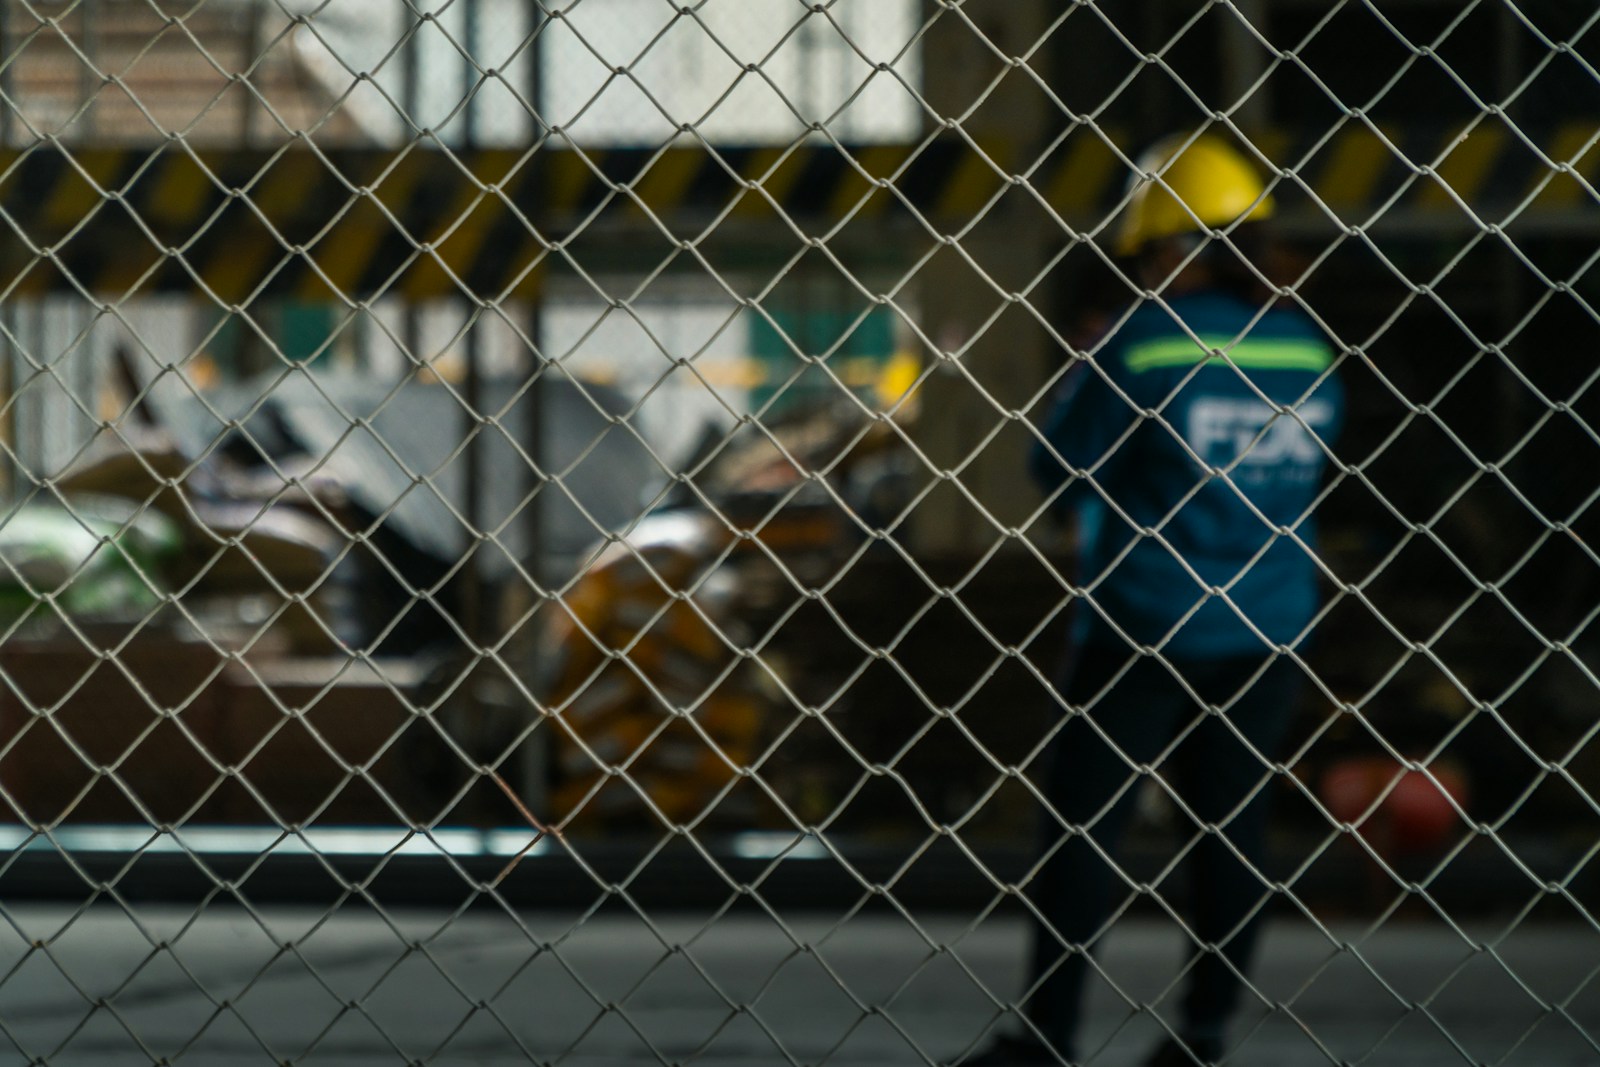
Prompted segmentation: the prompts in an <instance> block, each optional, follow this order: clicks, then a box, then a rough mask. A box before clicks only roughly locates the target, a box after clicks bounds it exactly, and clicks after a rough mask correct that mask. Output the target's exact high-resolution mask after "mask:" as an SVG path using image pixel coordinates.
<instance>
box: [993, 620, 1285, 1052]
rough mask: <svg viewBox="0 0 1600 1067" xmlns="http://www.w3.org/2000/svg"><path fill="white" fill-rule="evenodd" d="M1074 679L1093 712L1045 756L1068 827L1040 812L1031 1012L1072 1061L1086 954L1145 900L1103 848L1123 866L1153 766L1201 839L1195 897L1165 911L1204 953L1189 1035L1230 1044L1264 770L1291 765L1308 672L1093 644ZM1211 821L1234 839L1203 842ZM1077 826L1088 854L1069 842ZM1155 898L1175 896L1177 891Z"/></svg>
mask: <svg viewBox="0 0 1600 1067" xmlns="http://www.w3.org/2000/svg"><path fill="white" fill-rule="evenodd" d="M1124 669H1125V670H1124ZM1119 672H1122V673H1120V674H1119ZM1066 673H1067V676H1066V678H1065V688H1064V689H1060V688H1058V691H1059V692H1064V694H1065V696H1066V699H1067V702H1068V703H1069V704H1070V705H1072V706H1073V707H1075V708H1083V709H1085V713H1084V714H1081V715H1079V714H1072V715H1070V716H1069V717H1068V719H1067V721H1066V722H1065V723H1064V724H1063V727H1062V729H1061V732H1060V733H1059V734H1058V735H1057V737H1056V740H1055V743H1054V745H1053V748H1052V751H1051V753H1050V755H1049V757H1048V769H1047V775H1048V777H1047V779H1046V782H1045V790H1046V794H1047V796H1048V797H1049V800H1050V803H1051V804H1052V806H1053V807H1054V808H1055V814H1056V815H1059V816H1060V819H1057V818H1056V817H1055V815H1052V814H1051V813H1049V812H1046V813H1045V814H1044V816H1043V821H1042V828H1041V829H1042V832H1041V834H1040V839H1041V855H1048V857H1049V858H1048V859H1047V860H1046V861H1045V862H1044V864H1043V866H1042V867H1041V868H1040V870H1039V873H1038V875H1037V876H1036V877H1035V878H1034V879H1033V880H1032V882H1031V884H1030V885H1029V886H1028V888H1027V890H1026V892H1027V894H1028V896H1029V899H1030V900H1032V901H1033V903H1034V905H1035V907H1037V908H1038V910H1039V912H1040V913H1041V914H1042V915H1043V918H1044V922H1043V923H1038V924H1035V931H1034V945H1033V960H1032V970H1031V981H1030V983H1029V988H1030V989H1032V994H1031V995H1030V996H1029V997H1028V999H1027V1002H1026V1005H1025V1008H1024V1010H1025V1012H1026V1014H1027V1016H1028V1018H1029V1020H1030V1021H1031V1022H1032V1023H1033V1024H1034V1025H1035V1026H1037V1027H1038V1028H1039V1031H1040V1032H1041V1033H1042V1034H1043V1035H1044V1036H1045V1038H1046V1039H1047V1040H1049V1042H1050V1043H1051V1044H1052V1045H1054V1046H1055V1048H1056V1051H1057V1052H1058V1053H1059V1054H1061V1055H1062V1056H1064V1057H1067V1058H1069V1059H1070V1058H1071V1057H1073V1056H1075V1055H1076V1054H1077V1051H1078V1050H1077V1049H1076V1038H1077V1036H1078V1035H1077V1030H1078V1022H1079V1018H1080V1013H1081V1010H1082V1000H1083V996H1084V987H1085V979H1086V976H1087V974H1088V972H1089V966H1090V964H1089V960H1088V959H1087V957H1086V956H1085V954H1084V949H1085V948H1086V947H1087V948H1088V949H1089V950H1090V951H1093V950H1094V949H1095V948H1096V947H1097V946H1098V943H1099V942H1100V941H1101V940H1103V938H1104V929H1103V928H1104V926H1105V924H1106V923H1107V921H1108V919H1109V918H1110V916H1111V915H1112V914H1113V912H1114V910H1115V909H1116V908H1117V907H1120V905H1121V903H1122V902H1123V901H1125V900H1126V899H1127V898H1128V897H1130V896H1131V895H1132V894H1133V893H1134V892H1135V890H1134V888H1133V887H1132V886H1131V885H1130V884H1129V883H1128V881H1127V880H1126V879H1125V878H1124V877H1123V875H1121V874H1120V873H1118V872H1117V870H1116V869H1114V868H1113V867H1112V866H1110V865H1109V864H1108V862H1107V859H1106V858H1105V856H1102V855H1101V851H1103V852H1104V853H1105V854H1106V855H1107V856H1110V857H1111V859H1112V861H1115V859H1116V850H1117V846H1118V844H1119V843H1120V841H1121V838H1122V836H1123V831H1124V830H1125V829H1126V827H1127V823H1128V817H1129V815H1130V814H1131V813H1132V810H1133V808H1134V805H1135V801H1136V797H1137V794H1138V792H1139V789H1140V787H1141V786H1142V784H1143V783H1144V782H1145V781H1146V780H1147V778H1146V777H1145V776H1144V775H1141V774H1140V773H1139V771H1138V770H1137V768H1138V766H1139V765H1148V766H1149V767H1150V771H1151V773H1152V774H1155V775H1159V776H1160V778H1161V779H1162V780H1163V781H1164V782H1165V783H1166V784H1167V785H1168V786H1169V787H1170V789H1171V791H1172V793H1174V794H1176V796H1177V798H1178V799H1179V800H1180V801H1181V803H1182V804H1183V805H1187V807H1188V809H1189V812H1188V813H1184V812H1182V810H1181V809H1180V814H1179V816H1178V825H1179V831H1180V832H1179V838H1180V842H1181V843H1187V842H1188V841H1190V840H1191V839H1193V838H1194V837H1195V836H1196V835H1200V840H1199V841H1198V843H1197V844H1196V845H1195V847H1194V850H1193V851H1192V852H1190V853H1189V854H1188V855H1187V857H1186V858H1185V860H1184V861H1183V864H1182V865H1181V868H1180V869H1186V870H1187V873H1188V876H1189V885H1190V899H1189V900H1188V901H1186V902H1185V901H1169V903H1171V904H1173V905H1175V910H1176V911H1177V912H1178V913H1179V914H1180V915H1183V916H1184V917H1185V921H1186V922H1188V923H1189V928H1190V930H1191V931H1192V932H1193V934H1194V938H1195V940H1196V942H1197V943H1196V944H1194V945H1192V946H1191V952H1192V953H1193V954H1198V956H1199V958H1198V959H1195V958H1193V955H1191V963H1192V966H1191V968H1190V970H1189V972H1188V975H1187V983H1188V985H1187V989H1186V991H1185V996H1184V999H1183V1002H1182V1008H1181V1014H1180V1019H1179V1032H1180V1034H1182V1035H1183V1036H1185V1037H1189V1038H1197V1039H1210V1040H1219V1041H1220V1039H1221V1038H1222V1037H1223V1033H1224V1030H1225V1028H1226V1025H1227V1021H1228V1017H1229V1016H1230V1015H1231V1014H1232V1012H1233V1010H1234V1009H1235V1007H1237V1005H1238V1003H1239V997H1240V993H1241V992H1242V989H1243V986H1242V985H1241V983H1240V980H1239V978H1238V977H1237V976H1236V975H1235V973H1234V972H1235V970H1237V971H1238V972H1239V973H1240V974H1246V973H1248V967H1249V964H1250V958H1251V953H1252V950H1253V949H1254V947H1255V942H1256V934H1257V931H1258V929H1259V923H1258V922H1256V921H1254V920H1253V919H1252V918H1251V917H1252V915H1258V914H1259V909H1260V908H1261V906H1262V904H1263V901H1264V899H1265V897H1266V896H1267V895H1268V889H1267V887H1266V884H1265V881H1264V875H1262V874H1260V873H1259V872H1260V869H1261V861H1262V858H1263V855H1264V853H1265V836H1266V821H1267V807H1268V803H1267V799H1268V795H1269V793H1270V791H1271V789H1272V788H1273V786H1274V783H1273V781H1272V780H1271V776H1272V771H1271V768H1270V764H1271V763H1275V762H1277V761H1278V760H1279V759H1280V758H1281V753H1280V751H1279V749H1280V747H1281V745H1282V743H1283V740H1284V738H1285V735H1286V732H1287V727H1288V725H1289V719H1290V716H1291V713H1292V711H1293V708H1294V705H1295V700H1296V697H1297V696H1298V694H1299V691H1300V687H1301V684H1302V675H1301V671H1300V668H1299V667H1298V666H1297V665H1296V664H1295V663H1294V662H1293V661H1291V660H1288V659H1283V658H1278V659H1276V660H1273V661H1270V662H1269V660H1268V658H1267V657H1266V656H1261V657H1252V658H1249V659H1217V660H1173V659H1168V660H1167V661H1166V662H1163V661H1161V660H1159V659H1157V658H1156V657H1154V656H1139V655H1137V654H1135V653H1132V652H1129V651H1127V650H1120V649H1112V648H1108V647H1095V646H1092V645H1091V646H1088V647H1085V648H1082V649H1080V650H1079V652H1078V654H1077V655H1076V656H1075V657H1074V662H1073V663H1072V664H1071V665H1069V667H1068V670H1067V672H1066ZM1179 678H1182V679H1183V681H1182V682H1180V681H1179ZM1185 683H1187V686H1188V688H1185ZM1189 689H1193V690H1194V692H1193V693H1192V694H1191V693H1190V692H1189ZM1196 697H1198V698H1199V700H1198V701H1197V699H1196ZM1201 702H1204V704H1202V703H1201ZM1205 704H1210V705H1215V706H1217V707H1220V708H1221V709H1222V710H1221V713H1220V714H1213V713H1210V712H1208V711H1207V709H1206V707H1205V706H1204V705H1205ZM1246 741H1248V742H1249V743H1248V744H1247V743H1246ZM1113 746H1115V747H1113ZM1252 747H1253V748H1254V749H1255V750H1256V751H1254V752H1252V751H1251V749H1252ZM1119 749H1120V750H1121V751H1120V752H1119V751H1118V750H1119ZM1257 753H1259V755H1258V754H1257ZM1264 761H1265V762H1264ZM1063 823H1065V825H1063ZM1207 824H1210V825H1214V826H1216V827H1218V829H1219V831H1220V834H1221V835H1223V836H1224V837H1225V838H1226V841H1224V840H1223V839H1222V837H1219V836H1218V834H1217V833H1202V830H1201V827H1202V826H1205V825H1207ZM1079 827H1081V828H1082V829H1083V830H1084V831H1086V832H1087V834H1088V835H1089V838H1091V839H1092V840H1093V842H1094V844H1090V842H1089V841H1087V840H1085V838H1084V836H1083V834H1082V833H1079V832H1074V831H1075V830H1076V829H1077V828H1079ZM1181 843H1180V845H1179V847H1182V844H1181ZM1230 843H1231V845H1232V848H1231V849H1230V847H1229V844H1230ZM1096 845H1097V846H1098V848H1099V850H1101V851H1097V850H1096V847H1095V846H1096ZM1233 849H1237V850H1238V853H1239V855H1235V853H1234V851H1233ZM1240 856H1242V857H1243V860H1242V861H1241V859H1240ZM1156 891H1157V892H1161V893H1163V896H1166V895H1167V894H1170V893H1171V891H1172V886H1171V885H1170V884H1163V885H1161V886H1157V887H1156ZM1185 904H1186V905H1187V906H1185ZM1046 924H1048V925H1046ZM1219 953H1220V954H1219ZM1224 957H1225V958H1224Z"/></svg>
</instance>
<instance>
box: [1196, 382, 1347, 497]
mask: <svg viewBox="0 0 1600 1067" xmlns="http://www.w3.org/2000/svg"><path fill="white" fill-rule="evenodd" d="M1296 413H1298V417H1296ZM1332 421H1333V405H1332V404H1330V403H1328V402H1327V401H1325V400H1308V401H1306V402H1305V403H1304V404H1301V405H1300V406H1299V407H1297V408H1294V409H1293V410H1292V411H1290V412H1285V413H1284V414H1282V415H1279V414H1277V413H1276V412H1274V411H1273V410H1272V408H1271V406H1269V405H1268V404H1267V403H1265V402H1264V401H1261V400H1258V399H1256V398H1254V397H1203V398H1201V399H1198V400H1196V401H1195V402H1194V403H1193V404H1191V405H1189V419H1188V426H1187V427H1186V429H1185V433H1184V439H1185V440H1186V441H1188V443H1189V447H1190V448H1192V449H1194V451H1195V454H1196V455H1198V456H1199V457H1200V459H1201V461H1202V462H1203V463H1205V464H1206V466H1208V467H1221V468H1227V467H1233V473H1234V476H1235V477H1237V478H1240V479H1242V480H1246V481H1253V482H1261V481H1266V480H1268V479H1270V478H1272V477H1273V476H1274V475H1276V476H1278V477H1282V478H1286V479H1290V480H1295V481H1299V480H1302V479H1305V478H1310V477H1315V476H1316V474H1317V472H1318V471H1319V470H1320V469H1321V467H1322V458H1323V453H1322V447H1321V446H1320V445H1319V444H1317V442H1316V439H1315V438H1313V437H1312V435H1311V434H1310V433H1309V432H1308V431H1307V429H1306V427H1307V426H1310V427H1311V429H1313V430H1318V431H1321V430H1322V429H1324V428H1326V427H1327V426H1328V425H1329V424H1330V423H1331V422H1332Z"/></svg>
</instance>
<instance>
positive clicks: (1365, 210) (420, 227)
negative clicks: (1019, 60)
mask: <svg viewBox="0 0 1600 1067" xmlns="http://www.w3.org/2000/svg"><path fill="white" fill-rule="evenodd" d="M1527 136H1528V135H1526V134H1520V133H1518V132H1515V131H1512V130H1511V129H1510V128H1509V127H1507V126H1504V125H1503V124H1500V123H1499V122H1498V120H1486V121H1485V122H1483V123H1480V124H1479V125H1478V126H1476V127H1475V128H1473V129H1472V130H1471V131H1470V132H1469V133H1468V134H1467V135H1465V136H1463V135H1461V134H1460V133H1458V132H1457V133H1443V132H1438V131H1433V132H1429V131H1416V130H1412V131H1405V132H1395V131H1383V132H1374V131H1372V130H1370V129H1368V128H1367V127H1364V126H1360V125H1357V124H1351V125H1350V126H1348V127H1347V128H1345V129H1344V130H1342V131H1340V132H1338V133H1337V134H1335V135H1334V136H1332V137H1328V138H1325V139H1324V138H1322V137H1321V136H1320V135H1314V136H1291V135H1288V134H1285V133H1264V134H1262V135H1260V136H1258V137H1256V138H1254V139H1253V141H1254V144H1255V146H1256V148H1257V150H1258V151H1259V153H1260V154H1261V156H1262V157H1263V158H1264V159H1265V160H1266V161H1268V162H1269V163H1270V164H1271V165H1273V166H1275V167H1278V168H1284V169H1286V170H1292V171H1293V178H1292V179H1291V180H1289V181H1286V182H1285V183H1283V184H1281V185H1280V190H1281V191H1282V192H1283V193H1284V194H1285V195H1284V201H1285V204H1286V206H1288V207H1289V208H1290V209H1291V210H1292V209H1293V204H1294V201H1295V199H1296V198H1297V193H1298V190H1299V189H1300V188H1301V183H1304V186H1305V187H1308V188H1309V190H1310V191H1311V192H1312V193H1313V194H1314V195H1315V196H1316V197H1317V198H1318V199H1320V200H1321V201H1322V204H1323V205H1325V207H1326V208H1328V209H1332V210H1333V211H1334V212H1336V213H1338V214H1339V215H1340V216H1341V217H1343V218H1345V219H1346V220H1347V221H1364V219H1365V217H1366V215H1368V214H1370V213H1371V212H1373V211H1374V210H1376V209H1377V208H1378V207H1379V206H1380V205H1384V206H1385V209H1386V210H1387V211H1389V212H1391V213H1393V212H1411V213H1415V214H1416V215H1417V217H1419V218H1420V219H1421V220H1422V221H1423V223H1424V225H1423V226H1422V227H1421V232H1427V231H1428V229H1429V227H1430V225H1431V226H1432V227H1433V228H1436V229H1438V230H1440V231H1445V230H1450V229H1455V228H1459V227H1460V226H1462V225H1464V224H1475V223H1474V221H1473V219H1472V218H1471V216H1469V215H1468V214H1467V212H1465V211H1463V210H1462V205H1463V204H1465V205H1468V206H1469V207H1470V208H1472V210H1473V212H1474V213H1475V214H1477V215H1478V216H1479V218H1482V219H1484V220H1485V221H1496V219H1495V212H1496V211H1497V210H1500V211H1503V210H1504V209H1507V208H1509V207H1511V206H1512V205H1516V204H1520V203H1521V202H1522V201H1523V200H1525V199H1526V198H1527V197H1529V195H1530V194H1532V193H1534V192H1535V191H1537V196H1535V197H1534V199H1533V200H1532V202H1531V203H1530V205H1529V208H1528V211H1527V212H1526V213H1524V217H1537V216H1538V215H1539V213H1541V212H1545V213H1549V212H1564V213H1567V214H1569V215H1570V214H1571V213H1572V212H1574V211H1584V210H1600V207H1597V204H1596V202H1595V199H1594V197H1593V195H1592V194H1591V193H1590V192H1589V188H1588V186H1587V184H1586V183H1587V181H1588V179H1589V177H1590V176H1591V175H1593V174H1594V173H1595V171H1596V170H1597V169H1600V147H1597V142H1600V126H1596V125H1595V124H1574V125H1569V126H1565V127H1560V128H1556V129H1552V130H1549V131H1545V132H1544V133H1542V134H1541V135H1539V136H1533V137H1529V140H1531V141H1532V142H1533V144H1534V145H1535V146H1536V147H1537V149H1538V151H1535V150H1534V148H1532V147H1530V146H1529V144H1528V143H1527V141H1525V140H1524V137H1527ZM1128 151H1131V150H1128ZM1540 152H1542V153H1543V154H1544V156H1546V157H1548V160H1549V161H1548V162H1547V161H1546V159H1544V158H1541V156H1540V154H1539V153H1540ZM1128 174H1129V169H1128V164H1127V163H1126V162H1125V154H1123V153H1119V152H1118V151H1117V150H1115V149H1113V148H1112V147H1111V146H1110V144H1108V142H1107V140H1106V138H1105V136H1104V135H1103V134H1102V133H1101V132H1099V131H1096V130H1092V129H1088V128H1083V129H1079V130H1076V131H1074V132H1072V133H1071V134H1070V136H1068V137H1066V138H1064V139H1063V140H1062V141H1061V143H1060V144H1059V145H1057V146H1056V147H1055V148H1054V149H1052V150H1051V151H1049V152H1048V153H1045V154H1043V155H1042V156H1041V155H1040V154H1039V153H1038V152H1037V151H1033V152H1028V151H1024V150H1021V149H1018V148H1016V147H1014V146H1007V145H974V144H972V143H969V142H968V141H967V140H965V139H963V138H961V137H957V136H947V137H940V138H936V139H934V140H931V141H928V142H925V143H922V144H917V145H870V146H852V147H844V148H841V147H840V146H837V145H834V144H830V143H825V142H818V143H806V144H802V145H797V146H789V147H782V148H780V147H716V148H711V147H707V146H705V145H700V144H690V145H685V146H682V147H672V148H669V149H665V150H646V149H631V148H616V149H604V150H593V151H591V150H587V149H575V148H571V147H555V146H546V147H542V148H540V149H538V150H529V151H519V150H512V149H504V150H488V151H478V152H470V153H456V152H449V151H444V150H440V149H429V148H424V147H421V146H411V147H408V148H405V149H401V150H392V149H337V150H326V151H325V150H321V149H318V148H313V147H311V146H295V147H290V148H286V149H280V150H277V151H265V150H234V151H195V150H191V149H190V148H189V147H188V146H185V145H183V144H181V143H176V142H174V143H168V144H164V145H161V146H158V147H156V148H151V149H99V148H62V147H57V146H50V145H41V146H38V147H35V148H32V149H28V150H23V151H15V150H13V151H10V152H5V153H0V213H3V214H0V233H5V235H6V238H7V239H6V241H5V244H4V248H3V251H0V294H16V293H27V292H39V291H46V290H52V289H62V288H69V287H77V288H82V289H85V290H89V291H93V292H97V293H100V294H103V295H106V296H111V297H117V296H121V295H123V294H126V293H130V292H136V291H138V292H145V291H151V292H154V291H168V292H170V291H192V292H203V293H208V294H210V295H212V296H213V297H214V298H215V299H217V300H219V301H221V302H223V303H229V304H231V303H239V302H243V301H248V300H253V299H256V298H258V297H259V296H261V295H275V296H293V297H298V298H301V299H307V300H318V299H330V298H333V297H334V294H340V295H342V296H344V297H348V298H355V299H360V298H365V297H367V296H370V295H373V294H377V293H383V292H395V293H401V294H405V295H407V296H411V297H425V296H433V295H439V294H451V293H459V292H467V293H472V294H476V295H478V296H481V297H484V298H487V299H500V298H506V297H515V296H519V295H527V294H528V293H530V292H532V291H533V289H534V288H535V287H536V286H537V285H538V283H539V277H540V274H541V271H542V269H543V267H544V266H545V265H547V264H548V263H549V262H550V260H551V255H550V253H549V251H548V249H549V245H550V242H552V241H558V240H563V239H565V238H567V237H569V236H570V235H572V234H574V233H575V232H577V233H581V234H583V235H585V237H586V239H594V240H601V241H603V240H606V239H612V240H621V241H624V242H628V243H633V244H637V245H638V246H639V247H641V248H643V249H645V250H646V251H647V252H648V250H649V249H651V248H654V247H655V246H654V245H651V243H650V242H649V241H641V240H639V238H640V237H641V236H642V235H648V234H651V233H655V232H658V231H657V230H656V227H657V225H659V226H661V227H664V228H665V230H666V231H667V232H669V233H672V234H674V235H677V236H680V237H688V236H693V235H695V234H697V233H699V232H700V230H702V229H704V228H705V227H706V226H708V225H710V224H712V223H713V222H714V223H715V225H716V228H717V231H718V233H719V236H722V235H725V236H728V237H729V239H733V240H740V239H743V240H749V241H751V242H756V243H759V242H760V241H762V240H765V239H769V238H770V236H771V234H772V233H773V232H774V231H773V230H772V229H771V227H770V226H764V225H763V224H764V223H768V224H780V225H782V224H784V223H785V219H788V220H796V221H800V222H802V223H803V224H805V225H807V226H812V225H813V224H815V228H816V229H817V230H818V231H819V232H820V231H821V230H822V229H824V228H826V225H827V224H832V223H834V222H837V221H838V220H841V219H845V218H847V217H848V218H849V219H850V220H851V224H852V226H855V225H862V224H865V225H872V224H878V223H883V224H892V223H895V222H899V223H901V224H906V223H911V224H914V220H915V219H916V218H917V217H918V216H920V217H921V218H922V219H924V220H926V221H927V223H928V224H929V225H931V226H933V227H935V228H937V229H939V230H940V231H941V232H950V231H953V230H955V229H958V228H960V227H961V226H962V225H964V224H965V223H966V222H967V221H970V220H971V219H972V218H974V217H975V216H977V215H978V214H980V213H988V214H992V215H993V217H995V218H997V219H1001V220H1003V219H1004V218H1005V217H1006V213H1007V211H1009V210H1011V207H1010V206H1009V201H1010V198H1013V197H1019V198H1024V199H1026V200H1029V201H1032V202H1034V203H1035V204H1037V203H1039V202H1043V203H1046V204H1048V205H1049V206H1050V207H1051V208H1052V209H1053V210H1055V211H1057V212H1058V213H1059V214H1060V215H1061V216H1062V217H1063V218H1064V219H1065V220H1066V221H1067V222H1068V223H1069V224H1072V225H1082V224H1088V223H1093V222H1095V221H1098V220H1099V219H1100V218H1103V217H1104V215H1105V213H1106V212H1107V211H1108V210H1111V209H1113V208H1114V206H1115V204H1116V202H1117V200H1118V198H1119V194H1120V193H1121V191H1122V190H1123V189H1124V188H1125V186H1126V184H1127V178H1128ZM1310 203H1311V201H1309V199H1307V200H1305V201H1304V202H1303V205H1309V204H1310ZM1308 210H1309V209H1308ZM1317 210H1319V211H1320V210H1321V209H1317ZM655 261H659V254H657V255H656V257H655Z"/></svg>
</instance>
